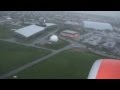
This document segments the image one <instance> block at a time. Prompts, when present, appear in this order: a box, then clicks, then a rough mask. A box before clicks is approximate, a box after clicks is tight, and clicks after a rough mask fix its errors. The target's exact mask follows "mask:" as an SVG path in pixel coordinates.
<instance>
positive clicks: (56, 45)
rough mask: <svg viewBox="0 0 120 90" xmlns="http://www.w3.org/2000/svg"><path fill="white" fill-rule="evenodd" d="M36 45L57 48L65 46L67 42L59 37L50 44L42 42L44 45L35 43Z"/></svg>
mask: <svg viewBox="0 0 120 90" xmlns="http://www.w3.org/2000/svg"><path fill="white" fill-rule="evenodd" d="M36 45H37V46H42V47H45V48H49V49H54V50H57V49H60V48H63V47H65V46H67V45H69V42H67V41H65V40H62V39H59V41H58V42H53V43H52V44H44V45H40V44H36Z"/></svg>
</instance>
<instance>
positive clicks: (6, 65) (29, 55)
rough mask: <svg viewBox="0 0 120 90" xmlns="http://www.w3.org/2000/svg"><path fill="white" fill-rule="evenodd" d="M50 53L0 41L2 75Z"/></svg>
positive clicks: (0, 68) (0, 70) (0, 69)
mask: <svg viewBox="0 0 120 90" xmlns="http://www.w3.org/2000/svg"><path fill="white" fill-rule="evenodd" d="M48 53H50V51H46V50H43V49H36V48H32V47H25V46H22V45H17V44H13V43H8V42H4V41H0V75H1V74H3V73H6V72H8V71H10V70H12V69H15V68H16V67H19V66H21V65H23V64H26V63H28V62H30V61H32V60H35V59H38V58H40V57H43V56H45V55H47V54H48Z"/></svg>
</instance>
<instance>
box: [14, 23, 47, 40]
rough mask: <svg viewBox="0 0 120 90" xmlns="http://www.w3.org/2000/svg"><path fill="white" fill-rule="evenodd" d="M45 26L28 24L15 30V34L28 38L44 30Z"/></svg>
mask: <svg viewBox="0 0 120 90" xmlns="http://www.w3.org/2000/svg"><path fill="white" fill-rule="evenodd" d="M44 29H45V27H41V26H37V25H30V26H27V27H24V28H21V29H18V30H16V31H15V34H16V35H19V36H22V37H24V38H29V37H31V36H33V35H36V34H37V33H40V32H42V31H44Z"/></svg>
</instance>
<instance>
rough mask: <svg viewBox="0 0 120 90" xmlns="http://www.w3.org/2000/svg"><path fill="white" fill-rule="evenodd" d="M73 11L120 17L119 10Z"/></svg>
mask: <svg viewBox="0 0 120 90" xmlns="http://www.w3.org/2000/svg"><path fill="white" fill-rule="evenodd" d="M75 12H78V13H80V12H82V13H88V14H95V15H103V16H110V17H117V18H120V11H75Z"/></svg>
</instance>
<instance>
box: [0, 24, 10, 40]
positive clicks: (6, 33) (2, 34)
mask: <svg viewBox="0 0 120 90" xmlns="http://www.w3.org/2000/svg"><path fill="white" fill-rule="evenodd" d="M11 36H12V31H10V29H9V28H8V27H5V26H4V25H3V26H2V25H0V38H10V37H11Z"/></svg>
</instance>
